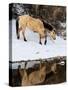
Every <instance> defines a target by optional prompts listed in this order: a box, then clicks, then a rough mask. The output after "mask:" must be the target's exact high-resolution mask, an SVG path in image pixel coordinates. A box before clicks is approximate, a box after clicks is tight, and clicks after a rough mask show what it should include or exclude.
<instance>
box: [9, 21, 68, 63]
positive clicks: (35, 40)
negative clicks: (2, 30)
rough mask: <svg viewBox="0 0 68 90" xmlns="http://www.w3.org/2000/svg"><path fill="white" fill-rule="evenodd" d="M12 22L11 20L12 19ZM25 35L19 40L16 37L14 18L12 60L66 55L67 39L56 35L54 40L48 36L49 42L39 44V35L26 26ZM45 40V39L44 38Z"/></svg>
mask: <svg viewBox="0 0 68 90" xmlns="http://www.w3.org/2000/svg"><path fill="white" fill-rule="evenodd" d="M10 24H11V21H10ZM25 36H26V38H27V42H25V41H23V37H22V35H21V38H20V39H19V40H18V39H17V37H16V21H15V20H12V61H20V60H24V61H27V60H35V59H45V58H51V57H56V56H66V40H63V39H62V38H60V37H58V36H56V40H54V41H52V40H50V38H49V37H47V44H46V45H44V44H43V45H40V44H39V35H38V34H37V33H34V32H32V31H30V30H29V29H28V28H26V32H25ZM42 42H44V40H42Z"/></svg>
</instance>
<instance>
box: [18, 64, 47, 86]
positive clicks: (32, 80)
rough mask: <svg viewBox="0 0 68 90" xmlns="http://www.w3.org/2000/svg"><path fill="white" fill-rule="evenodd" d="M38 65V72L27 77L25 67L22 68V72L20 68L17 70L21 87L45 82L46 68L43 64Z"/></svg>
mask: <svg viewBox="0 0 68 90" xmlns="http://www.w3.org/2000/svg"><path fill="white" fill-rule="evenodd" d="M43 64H44V65H42V62H41V63H40V66H39V70H36V71H33V72H32V73H30V74H29V75H28V74H27V71H26V65H25V68H24V71H21V68H20V69H19V72H20V75H21V77H22V85H24V86H26V85H35V84H39V83H42V82H43V81H44V80H45V77H46V66H45V63H43Z"/></svg>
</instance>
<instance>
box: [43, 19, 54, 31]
mask: <svg viewBox="0 0 68 90" xmlns="http://www.w3.org/2000/svg"><path fill="white" fill-rule="evenodd" d="M42 22H43V24H44V27H45V28H46V29H48V30H49V31H52V30H53V26H52V25H51V24H49V23H47V22H46V21H44V20H42Z"/></svg>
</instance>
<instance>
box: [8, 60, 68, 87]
mask: <svg viewBox="0 0 68 90" xmlns="http://www.w3.org/2000/svg"><path fill="white" fill-rule="evenodd" d="M54 62H55V61H53V62H52V61H50V62H49V63H47V70H49V67H50V65H51V63H54ZM64 62H65V64H64V65H60V64H57V69H56V73H55V74H54V73H53V72H50V73H48V74H47V75H46V78H45V80H44V81H43V82H42V83H40V84H38V85H47V84H59V83H63V82H66V60H64ZM48 65H49V66H48ZM38 69H39V65H38V64H37V65H35V66H34V67H32V68H28V69H27V73H28V75H29V74H30V73H31V72H33V71H35V70H38ZM21 70H23V69H21ZM9 74H10V75H9V85H10V86H21V76H20V74H19V72H18V69H9Z"/></svg>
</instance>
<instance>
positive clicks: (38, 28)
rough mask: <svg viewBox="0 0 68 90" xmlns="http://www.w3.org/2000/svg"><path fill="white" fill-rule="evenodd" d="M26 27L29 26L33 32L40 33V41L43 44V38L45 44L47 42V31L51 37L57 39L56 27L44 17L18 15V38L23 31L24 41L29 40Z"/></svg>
mask: <svg viewBox="0 0 68 90" xmlns="http://www.w3.org/2000/svg"><path fill="white" fill-rule="evenodd" d="M26 27H28V28H29V29H30V30H32V31H33V32H37V33H38V34H39V37H40V40H39V43H40V44H42V42H41V39H42V38H45V42H44V44H46V42H47V33H49V34H50V37H51V38H52V39H53V40H55V39H56V33H55V28H54V27H53V26H52V25H51V24H49V23H47V22H45V21H44V20H42V19H39V18H33V17H31V16H29V15H22V16H18V18H17V20H16V34H17V39H19V38H20V31H22V35H23V38H24V41H27V40H26V37H25V30H26Z"/></svg>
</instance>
